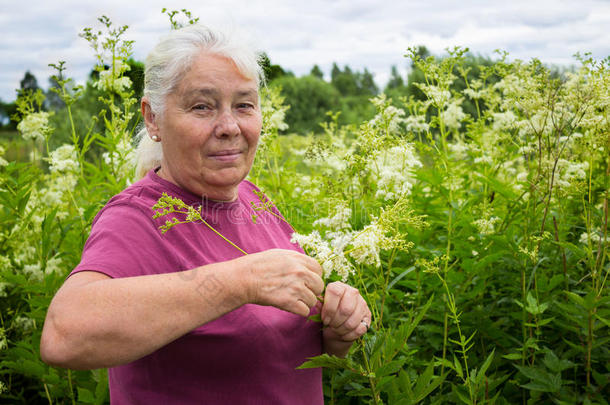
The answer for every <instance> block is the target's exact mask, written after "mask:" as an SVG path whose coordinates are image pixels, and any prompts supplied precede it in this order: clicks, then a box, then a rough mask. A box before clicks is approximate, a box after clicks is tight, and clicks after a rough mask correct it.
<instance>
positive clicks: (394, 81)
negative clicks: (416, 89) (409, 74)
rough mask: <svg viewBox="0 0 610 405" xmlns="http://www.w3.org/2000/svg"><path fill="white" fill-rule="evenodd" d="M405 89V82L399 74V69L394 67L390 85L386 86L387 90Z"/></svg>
mask: <svg viewBox="0 0 610 405" xmlns="http://www.w3.org/2000/svg"><path fill="white" fill-rule="evenodd" d="M403 87H405V82H404V80H403V79H402V76H400V73H398V68H397V67H396V65H392V70H391V73H390V80H388V84H387V85H386V86H385V88H386V90H388V89H399V88H403Z"/></svg>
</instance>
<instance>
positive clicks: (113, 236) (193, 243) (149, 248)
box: [72, 171, 323, 405]
mask: <svg viewBox="0 0 610 405" xmlns="http://www.w3.org/2000/svg"><path fill="white" fill-rule="evenodd" d="M253 190H257V189H256V187H255V186H254V185H253V184H252V183H250V182H248V181H243V182H242V183H241V184H240V185H239V195H238V199H237V200H236V201H234V202H231V203H219V202H212V201H202V200H201V198H199V197H197V196H195V195H193V194H191V193H189V192H187V191H185V190H182V189H181V188H179V187H177V186H176V185H174V184H172V183H170V182H168V181H166V180H164V179H162V178H160V177H159V176H157V174H156V173H155V172H154V171H151V172H149V173H148V175H147V176H146V177H145V178H144V179H142V180H140V181H138V182H136V183H134V184H133V185H131V186H130V187H128V188H127V189H126V190H124V191H123V192H121V193H120V194H118V195H116V196H114V197H113V198H112V199H111V200H110V201H109V202H108V204H106V206H105V207H104V208H103V209H102V210H101V211H100V212H99V213H98V215H97V216H96V218H95V220H94V221H93V226H92V229H91V234H90V236H89V239H88V240H87V242H86V244H85V248H84V250H83V255H82V259H81V262H80V264H79V265H78V266H77V267H76V268H75V269H74V270H73V272H72V274H73V273H75V272H79V271H85V270H93V271H97V272H101V273H104V274H106V275H108V276H110V277H113V278H118V277H133V276H140V275H148V274H160V273H170V272H176V271H181V270H188V269H192V268H195V267H197V266H201V265H205V264H209V263H216V262H222V261H226V260H230V259H234V258H237V257H240V256H241V255H242V253H240V252H239V251H238V250H237V249H235V248H234V247H233V246H231V245H230V244H229V243H227V242H226V241H224V240H222V239H221V238H220V237H219V236H217V235H215V234H214V233H213V232H212V231H211V230H210V229H208V228H207V227H206V226H205V225H202V224H193V223H190V224H180V225H178V226H175V227H174V228H172V229H170V230H169V231H168V232H167V233H165V234H161V232H160V231H159V229H158V227H159V226H160V225H162V224H163V223H164V222H165V220H166V219H168V218H166V217H163V218H159V219H156V220H153V219H152V215H153V210H152V209H151V207H152V206H153V204H155V203H156V201H157V199H158V198H159V197H160V196H161V193H163V192H166V193H168V194H169V195H172V196H175V197H178V198H180V199H182V200H183V201H184V202H186V203H187V204H192V205H194V206H199V205H202V204H203V212H204V218H205V219H206V221H208V222H209V223H211V224H212V225H213V226H214V227H215V228H216V229H217V230H218V231H219V232H220V233H222V234H223V235H225V236H226V237H227V238H228V239H229V240H231V241H233V242H234V243H235V244H236V245H237V246H239V247H240V248H242V249H244V250H245V251H246V252H248V253H255V252H260V251H263V250H267V249H271V248H283V249H293V250H297V251H301V250H300V248H299V247H298V246H295V245H294V244H292V243H290V234H291V229H290V227H289V226H288V225H287V224H286V223H284V222H283V221H281V220H279V219H277V218H275V217H274V216H272V215H270V214H269V213H265V212H262V211H254V209H253V208H252V207H251V204H250V202H255V203H257V202H259V199H258V197H257V196H256V195H255V194H254V193H253ZM278 214H279V213H278ZM252 215H258V218H257V220H256V223H254V222H253V221H252ZM197 288H206V289H208V290H209V289H213V288H215V286H214V285H202V286H198V287H197ZM321 345H322V335H321V329H320V324H319V323H315V322H312V321H308V320H307V319H305V318H303V317H301V316H298V315H294V314H292V313H289V312H285V311H282V310H279V309H277V308H274V307H267V306H260V305H254V304H246V305H244V306H242V307H240V308H238V309H236V310H234V311H232V312H230V313H228V314H226V315H224V316H222V317H220V318H218V319H216V320H214V321H212V322H209V323H207V324H205V325H202V326H200V327H198V328H196V329H195V330H193V331H191V332H190V333H188V334H186V335H184V336H182V337H181V338H179V339H177V340H175V341H174V342H172V343H169V344H168V345H166V346H164V347H163V348H161V349H159V350H157V351H156V352H154V353H152V354H150V355H148V356H145V357H143V358H141V359H139V360H136V361H134V362H132V363H129V364H125V365H122V366H117V367H113V368H110V369H109V370H108V377H109V386H110V399H111V403H112V404H113V405H124V404H125V405H126V404H130V405H134V404H146V405H155V404H159V405H161V404H162V405H171V404H176V405H178V404H180V405H188V404H291V405H293V404H307V405H311V404H323V395H322V372H321V369H309V370H295V368H296V367H297V366H299V365H300V364H302V363H303V362H304V361H305V360H306V359H307V358H308V357H312V356H316V355H319V354H320V353H321Z"/></svg>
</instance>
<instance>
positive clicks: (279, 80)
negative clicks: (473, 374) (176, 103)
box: [0, 46, 494, 141]
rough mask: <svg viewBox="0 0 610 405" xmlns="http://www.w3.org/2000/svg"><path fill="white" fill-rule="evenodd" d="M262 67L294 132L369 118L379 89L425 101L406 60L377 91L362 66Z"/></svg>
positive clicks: (474, 72)
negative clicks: (332, 118)
mask: <svg viewBox="0 0 610 405" xmlns="http://www.w3.org/2000/svg"><path fill="white" fill-rule="evenodd" d="M416 52H417V53H418V55H419V56H421V57H423V58H426V57H428V56H430V52H429V51H428V49H427V48H426V47H425V46H419V47H417V48H416ZM493 63H494V61H493V60H492V59H490V58H487V57H482V56H475V55H471V54H468V55H467V58H466V65H467V67H468V69H467V75H468V76H472V77H477V76H478V74H479V69H480V67H481V66H490V65H492V64H493ZM128 64H129V66H130V69H129V71H127V72H126V75H127V76H128V77H129V78H130V79H131V81H132V83H133V91H134V95H135V96H136V97H138V98H139V97H141V95H142V90H143V87H144V65H143V63H142V62H139V61H136V60H133V59H129V60H128ZM262 65H263V70H264V72H265V76H266V82H267V86H270V87H272V86H273V87H274V86H279V87H280V88H281V92H282V95H283V96H284V97H285V101H284V103H285V104H287V105H289V106H290V109H289V110H288V111H287V112H286V123H287V124H288V126H289V129H288V131H289V132H297V133H300V134H306V133H308V132H314V133H315V132H319V131H320V130H321V128H320V123H322V122H324V121H326V120H328V119H329V118H328V114H327V112H329V111H333V112H340V114H339V119H338V120H339V123H340V124H355V123H359V122H362V120H366V119H371V118H373V116H374V115H375V108H374V106H373V105H372V104H371V103H370V102H369V100H370V98H371V97H374V96H376V95H378V94H379V93H380V92H384V93H385V94H387V95H388V96H389V97H391V98H392V99H394V100H398V99H400V98H401V97H406V98H409V97H414V98H416V99H422V100H423V99H425V96H424V94H423V93H422V92H421V91H420V90H419V88H418V87H417V84H418V83H423V81H424V74H423V72H421V71H420V70H419V69H418V68H417V67H416V66H415V65H413V64H412V63H411V64H410V65H409V66H408V69H407V71H408V73H406V74H403V73H401V72H400V70H399V68H398V67H397V66H392V67H391V73H390V78H389V80H388V82H387V84H386V85H385V87H384V88H383V89H380V88H379V87H378V86H377V84H376V82H375V80H374V76H373V74H372V73H371V72H370V71H369V70H368V69H367V68H364V70H363V71H358V70H354V69H352V68H350V66H348V65H344V66H343V67H340V66H339V65H338V64H337V63H333V66H332V69H331V71H330V77H329V78H328V80H327V79H325V77H324V73H323V72H322V69H320V67H319V66H318V65H314V66H313V67H312V68H311V70H310V72H309V73H308V74H306V75H302V76H300V77H297V76H296V75H295V74H294V73H292V72H290V71H289V70H286V69H284V68H282V67H281V66H280V65H277V64H273V63H272V62H271V60H270V59H269V57H268V56H267V55H263V60H262ZM98 74H99V73H98V72H97V71H96V70H92V71H91V73H90V80H88V82H87V84H86V85H85V92H84V95H83V97H82V98H81V99H80V100H79V102H78V104H77V106H78V109H81V110H83V111H82V114H78V112H77V113H76V117H75V119H76V121H77V126H81V127H82V128H87V125H89V124H90V123H89V122H79V115H80V116H82V119H83V120H85V117H90V116H91V115H95V113H96V112H97V111H101V110H102V109H103V108H104V106H103V105H102V104H101V103H100V102H99V101H98V97H99V94H98V92H99V91H98V90H97V89H95V88H94V87H93V86H92V85H91V82H92V79H95V76H96V75H98ZM454 86H455V90H456V91H460V90H463V89H464V88H465V86H466V82H465V80H464V79H463V78H462V79H459V78H458V79H457V80H456V82H455V83H454ZM56 87H57V83H56V82H55V81H54V80H52V79H49V86H48V90H46V91H44V93H45V96H46V100H45V103H44V104H43V106H42V108H43V109H45V110H47V111H53V112H54V115H53V118H52V124H53V125H54V126H55V127H56V128H57V129H58V131H56V133H62V131H61V128H62V127H63V126H66V120H65V117H64V116H63V114H64V113H62V111H63V109H62V107H63V102H62V101H61V99H60V98H59V96H58V95H57V94H56V93H55V92H54V91H53V89H54V88H56ZM38 89H41V87H40V86H39V84H38V81H37V79H36V77H35V76H34V75H33V74H32V73H30V72H29V71H27V72H26V73H25V75H24V77H23V79H22V80H21V82H20V88H19V89H18V90H17V91H18V92H20V91H36V90H38ZM41 90H42V89H41ZM469 108H472V110H473V111H472V112H474V106H469V105H468V102H465V105H464V109H465V112H467V113H468V112H469V111H468V110H469ZM15 113H16V105H15V102H2V100H0V136H1V137H7V136H8V135H7V133H13V134H14V131H16V126H17V122H16V120H15V119H14V118H13V117H14V116H15ZM91 113H94V114H91ZM136 119H137V118H136ZM2 132H4V134H2ZM57 141H61V140H59V139H58V140H57Z"/></svg>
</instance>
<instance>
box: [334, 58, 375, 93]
mask: <svg viewBox="0 0 610 405" xmlns="http://www.w3.org/2000/svg"><path fill="white" fill-rule="evenodd" d="M330 82H331V84H332V85H333V86H335V88H336V89H337V90H338V91H339V93H341V95H342V96H368V97H370V96H373V95H375V94H377V93H378V91H379V89H378V88H377V85H376V84H375V80H374V79H373V74H372V73H371V72H369V71H368V69H366V68H365V69H364V72H362V73H361V72H353V71H352V69H351V68H350V67H349V66H347V65H346V66H345V67H344V68H343V70H341V69H339V67H338V66H337V64H336V63H333V68H332V70H331V79H330Z"/></svg>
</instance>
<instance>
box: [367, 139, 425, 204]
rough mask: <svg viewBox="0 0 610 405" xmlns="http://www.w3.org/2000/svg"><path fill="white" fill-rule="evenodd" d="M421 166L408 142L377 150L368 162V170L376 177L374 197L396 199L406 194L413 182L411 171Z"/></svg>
mask: <svg viewBox="0 0 610 405" xmlns="http://www.w3.org/2000/svg"><path fill="white" fill-rule="evenodd" d="M421 166H422V164H421V161H420V160H419V158H418V157H417V155H416V153H415V150H414V148H413V145H411V144H410V143H408V142H404V141H403V142H401V143H400V144H398V145H396V146H393V147H391V148H389V149H384V150H379V151H378V152H377V153H376V154H375V155H374V159H373V160H371V161H370V162H369V164H368V170H369V171H370V172H371V173H374V175H375V178H376V179H377V192H376V194H375V197H377V198H381V199H383V200H396V199H398V198H400V197H401V196H403V195H408V194H409V193H410V192H411V188H412V187H413V184H414V183H415V178H414V176H413V171H414V170H415V169H416V168H418V167H421Z"/></svg>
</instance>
